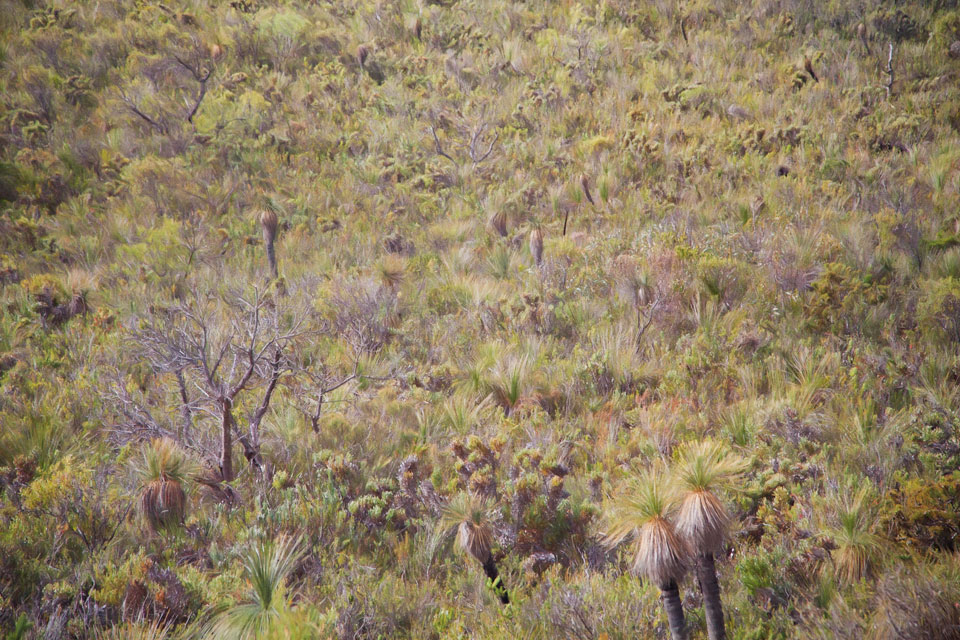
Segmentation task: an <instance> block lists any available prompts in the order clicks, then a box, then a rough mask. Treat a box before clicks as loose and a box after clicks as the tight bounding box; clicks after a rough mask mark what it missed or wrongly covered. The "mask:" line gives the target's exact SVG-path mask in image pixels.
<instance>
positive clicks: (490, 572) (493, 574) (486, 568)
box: [483, 556, 510, 604]
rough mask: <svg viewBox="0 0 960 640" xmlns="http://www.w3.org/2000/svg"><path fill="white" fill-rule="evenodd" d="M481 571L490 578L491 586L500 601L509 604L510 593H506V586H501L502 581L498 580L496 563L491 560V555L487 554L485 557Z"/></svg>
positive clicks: (498, 574)
mask: <svg viewBox="0 0 960 640" xmlns="http://www.w3.org/2000/svg"><path fill="white" fill-rule="evenodd" d="M483 572H484V573H485V574H487V577H488V578H490V582H491V583H492V584H493V588H494V589H496V591H497V595H498V596H500V602H502V603H503V604H510V595H509V594H508V593H507V588H506V587H504V586H503V581H502V580H499V578H500V573H499V572H498V571H497V565H496V564H495V563H494V562H493V556H487V559H486V560H484V561H483Z"/></svg>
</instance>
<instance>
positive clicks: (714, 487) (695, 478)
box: [676, 440, 743, 640]
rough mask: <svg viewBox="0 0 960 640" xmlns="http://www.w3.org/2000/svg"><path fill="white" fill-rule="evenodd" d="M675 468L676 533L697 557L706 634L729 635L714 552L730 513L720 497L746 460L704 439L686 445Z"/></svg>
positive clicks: (717, 637) (716, 639)
mask: <svg viewBox="0 0 960 640" xmlns="http://www.w3.org/2000/svg"><path fill="white" fill-rule="evenodd" d="M681 456H682V457H681V463H680V465H679V467H678V468H677V469H676V476H677V480H678V481H679V482H678V484H679V486H680V488H681V491H682V495H681V500H680V508H679V509H678V512H677V532H678V533H679V534H680V535H681V536H682V537H683V539H684V540H685V542H686V543H687V545H688V546H689V547H690V549H691V551H692V552H693V553H694V554H695V556H696V560H697V562H696V573H697V582H698V583H699V584H700V591H701V592H702V593H703V608H704V613H705V615H706V622H707V633H708V634H709V636H710V639H711V640H722V639H723V638H726V635H727V634H726V628H725V626H724V622H723V607H722V605H721V602H720V583H719V581H718V580H717V569H716V564H715V562H714V554H715V553H716V552H717V551H719V550H720V547H721V545H722V544H723V540H724V537H725V536H726V533H727V528H728V526H729V524H730V513H729V512H728V511H727V508H726V507H725V506H724V504H723V500H722V499H721V498H720V494H721V492H722V491H723V490H724V489H726V488H727V487H728V486H729V483H730V481H731V479H733V478H735V477H736V476H737V475H739V474H740V473H741V472H742V471H743V462H742V460H741V459H740V458H738V457H736V456H734V455H732V454H731V453H730V451H729V450H728V449H727V448H726V447H725V446H724V445H723V444H721V443H720V442H717V441H713V440H704V441H702V442H697V443H692V444H690V445H689V446H687V447H686V448H685V449H684V450H683V452H682V454H681Z"/></svg>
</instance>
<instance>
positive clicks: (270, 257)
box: [267, 237, 279, 280]
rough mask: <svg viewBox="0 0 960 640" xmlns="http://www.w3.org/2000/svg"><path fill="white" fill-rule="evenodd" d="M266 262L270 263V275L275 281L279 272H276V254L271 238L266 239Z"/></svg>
mask: <svg viewBox="0 0 960 640" xmlns="http://www.w3.org/2000/svg"><path fill="white" fill-rule="evenodd" d="M267 261H268V262H269V263H270V274H271V275H272V276H273V279H274V280H276V279H277V278H278V277H279V272H278V271H277V253H276V249H275V248H274V246H273V238H272V237H271V238H268V239H267Z"/></svg>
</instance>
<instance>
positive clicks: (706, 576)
mask: <svg viewBox="0 0 960 640" xmlns="http://www.w3.org/2000/svg"><path fill="white" fill-rule="evenodd" d="M697 580H699V582H700V591H701V593H703V611H704V614H705V616H706V618H707V634H708V635H709V636H710V640H726V637H727V630H726V627H724V625H723V605H721V603H720V583H719V582H718V581H717V567H716V564H715V563H714V561H713V554H712V553H703V554H700V557H699V558H698V562H697Z"/></svg>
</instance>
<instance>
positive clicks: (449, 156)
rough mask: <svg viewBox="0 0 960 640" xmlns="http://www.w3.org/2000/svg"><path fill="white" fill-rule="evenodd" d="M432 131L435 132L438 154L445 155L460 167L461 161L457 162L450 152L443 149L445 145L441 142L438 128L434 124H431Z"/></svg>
mask: <svg viewBox="0 0 960 640" xmlns="http://www.w3.org/2000/svg"><path fill="white" fill-rule="evenodd" d="M430 133H432V134H433V142H434V144H435V145H436V149H437V155H440V156H443V157H444V158H446V159H447V160H449V161H450V162H452V163H453V164H454V165H456V167H457V168H458V169H459V168H460V163H459V162H457V161H456V160H455V159H454V157H453V156H451V155H450V154H449V153H447V152H446V151H444V150H443V145H441V144H440V138H439V137H438V136H437V130H436V129H435V128H434V127H433V125H430Z"/></svg>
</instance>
